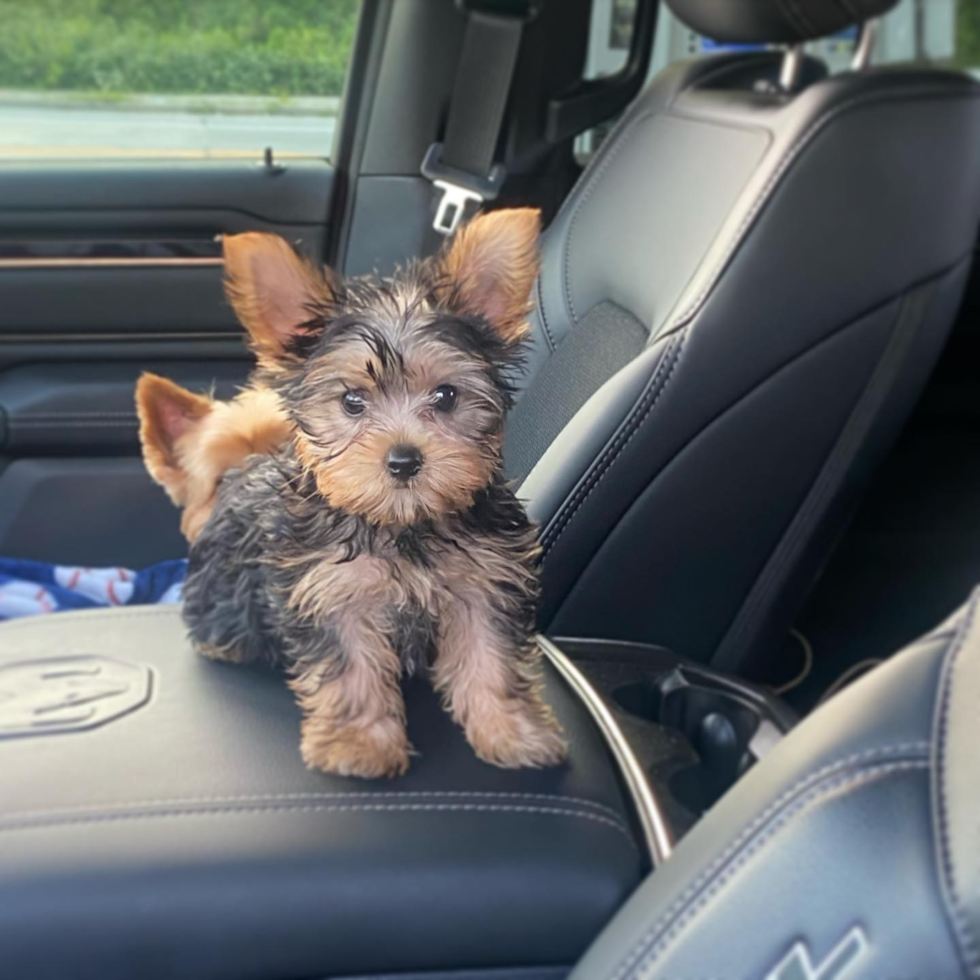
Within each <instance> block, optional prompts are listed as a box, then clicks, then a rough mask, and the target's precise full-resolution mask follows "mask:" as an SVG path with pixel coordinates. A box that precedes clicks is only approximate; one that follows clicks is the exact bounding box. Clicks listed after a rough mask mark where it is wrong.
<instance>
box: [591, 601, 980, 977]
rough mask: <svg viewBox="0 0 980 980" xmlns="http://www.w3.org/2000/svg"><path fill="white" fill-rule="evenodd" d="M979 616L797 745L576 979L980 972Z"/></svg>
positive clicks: (641, 896)
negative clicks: (979, 840) (979, 833)
mask: <svg viewBox="0 0 980 980" xmlns="http://www.w3.org/2000/svg"><path fill="white" fill-rule="evenodd" d="M978 606H980V592H977V593H974V595H973V597H972V598H971V599H970V601H969V603H968V604H967V606H966V607H965V608H963V609H961V610H960V611H959V612H958V613H957V614H956V615H955V616H954V617H952V618H951V619H950V620H949V621H948V622H946V623H945V624H943V625H942V626H941V627H940V628H939V629H937V630H936V631H935V632H933V633H932V634H931V635H930V636H927V637H925V638H924V639H922V640H920V641H919V642H917V643H915V644H913V645H912V646H911V647H910V648H908V649H907V650H905V651H903V652H902V653H901V654H898V655H897V656H895V657H893V658H892V659H891V660H890V661H889V662H888V663H887V664H885V665H884V666H882V667H879V668H877V669H876V670H874V671H873V672H872V673H871V674H869V675H868V676H867V677H865V678H863V679H862V680H861V681H859V682H857V683H855V684H853V685H852V686H851V687H849V688H848V689H846V690H845V691H844V692H843V693H841V694H839V695H838V696H837V697H835V698H833V700H832V701H830V702H828V703H827V704H826V705H825V706H824V707H822V708H820V709H819V710H818V711H816V712H815V713H814V714H812V715H811V716H810V717H808V718H807V719H806V720H805V721H804V722H803V723H802V724H801V725H800V726H799V727H798V728H796V729H795V730H794V731H793V732H791V733H790V734H789V735H788V736H787V737H786V738H785V739H784V740H783V741H782V742H781V743H780V744H779V745H778V746H777V747H776V748H775V749H774V750H773V751H772V752H771V753H770V754H769V755H768V756H767V757H766V758H765V759H764V760H763V761H762V762H761V763H760V764H759V765H758V766H757V767H756V768H754V769H753V770H752V771H751V772H750V773H749V774H748V775H747V776H746V777H745V778H744V779H743V780H741V781H740V782H739V783H738V784H737V785H736V786H735V787H734V789H733V790H732V791H731V792H730V793H729V794H727V795H726V796H725V797H724V798H723V799H722V800H721V802H720V803H719V804H718V805H717V806H715V807H714V809H712V810H711V811H710V812H709V813H708V814H707V815H706V817H705V818H704V819H703V820H702V821H701V823H699V824H698V825H697V826H696V827H695V828H694V829H693V830H692V831H691V832H690V834H689V835H688V836H687V837H686V838H684V840H683V841H681V843H680V845H679V846H678V848H677V850H676V851H675V852H674V854H673V855H672V856H671V858H670V859H669V860H668V861H667V862H666V864H664V865H662V866H661V867H660V868H659V869H658V870H657V872H656V874H655V875H652V876H651V877H650V878H649V879H648V880H647V882H646V883H645V884H644V885H643V886H642V887H641V888H640V889H639V890H638V891H637V893H636V894H635V895H634V896H633V898H631V899H630V901H629V902H628V903H627V905H626V906H625V907H624V908H623V910H622V911H621V912H620V913H619V915H617V917H616V918H615V920H614V921H613V922H612V924H611V925H610V926H609V928H608V929H607V930H606V931H605V932H604V933H603V935H602V936H601V937H600V939H599V940H598V941H597V942H596V943H595V945H594V946H593V947H592V949H591V950H590V951H589V953H588V954H587V955H586V956H585V957H584V959H583V960H582V961H581V963H580V964H579V965H578V967H577V968H576V970H575V971H574V973H573V974H572V978H573V980H640V978H643V980H677V978H680V977H692V978H693V977H712V978H717V980H736V978H738V980H741V978H746V980H748V978H761V977H765V978H767V980H789V978H797V977H799V978H802V977H844V976H846V977H847V978H848V980H862V978H869V980H870V978H875V980H879V978H886V977H908V978H922V980H925V978H929V980H960V978H963V977H978V976H980V904H978V901H977V895H978V894H980V862H978V858H977V855H978V852H980V849H978V846H977V814H978V811H980V784H978V781H977V762H976V759H977V744H978V739H980V712H978V710H977V705H978V697H980V613H978Z"/></svg>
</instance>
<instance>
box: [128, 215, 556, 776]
mask: <svg viewBox="0 0 980 980" xmlns="http://www.w3.org/2000/svg"><path fill="white" fill-rule="evenodd" d="M538 231H539V220H538V214H537V212H536V211H532V210H525V209H522V210H511V211H498V212H495V213H491V214H488V215H484V216H481V217H478V218H477V219H475V220H474V221H473V222H471V223H470V224H469V225H468V226H466V227H465V228H463V229H462V230H461V231H460V232H459V234H458V235H457V236H456V238H455V239H454V240H453V242H452V243H451V244H450V245H449V246H448V247H447V248H445V249H444V250H443V252H442V253H441V254H440V255H438V256H436V257H434V258H432V259H428V260H426V261H424V262H421V263H417V264H416V265H414V266H412V267H410V268H409V269H408V270H407V271H406V272H404V273H403V274H400V275H398V276H396V277H394V278H392V279H379V278H369V279H355V280H350V281H347V282H340V281H339V280H338V279H336V278H335V277H334V276H332V275H331V274H330V273H329V272H328V271H325V270H323V271H322V270H319V269H317V268H314V267H313V266H312V265H310V264H309V263H307V262H305V261H304V260H302V259H300V258H299V257H298V256H297V255H296V254H295V253H294V252H293V250H292V249H291V248H290V247H289V246H288V245H287V244H286V242H284V241H283V240H282V239H280V238H277V237H275V236H272V235H266V234H244V235H237V236H233V237H230V238H227V239H226V240H225V266H226V273H227V291H228V295H229V298H230V300H231V302H232V305H233V306H234V308H235V310H236V312H237V314H238V316H239V318H240V319H241V320H242V322H243V324H244V325H245V327H246V329H247V330H248V332H249V334H250V337H251V341H252V344H253V346H254V348H255V350H256V353H257V354H258V356H259V372H258V375H257V382H258V384H259V386H260V387H261V388H262V389H263V390H268V391H269V392H270V393H271V394H272V395H274V396H275V397H276V398H277V399H278V401H279V404H280V405H281V406H282V409H283V410H284V411H285V415H286V416H288V420H289V425H290V426H291V427H292V428H291V433H292V436H291V438H289V437H287V439H286V444H285V446H284V447H283V448H282V449H280V450H278V451H274V452H272V453H271V455H264V456H258V455H250V456H248V457H247V458H246V459H245V460H244V465H242V466H241V468H239V469H233V470H231V471H229V472H228V473H227V474H226V475H225V476H224V478H223V479H221V481H220V483H218V487H217V493H216V496H215V499H214V503H213V511H212V512H211V515H210V517H209V518H208V519H207V522H206V523H205V524H204V526H203V528H202V529H200V531H199V533H197V536H196V539H195V541H194V544H193V545H192V547H191V551H190V566H189V570H188V576H187V580H186V583H185V592H184V595H185V606H184V617H185V619H186V622H187V625H188V627H189V631H190V636H191V638H192V641H193V642H194V644H195V646H196V647H197V649H198V650H200V651H201V652H202V653H203V654H205V655H206V656H208V657H212V658H214V659H218V660H226V661H233V662H239V663H240V662H250V661H265V662H268V663H274V664H279V665H282V666H284V667H285V668H286V670H287V671H288V673H289V675H290V681H289V683H290V687H291V688H292V690H293V691H294V692H295V694H296V697H297V700H298V703H299V705H300V708H301V710H302V713H303V722H302V737H301V751H302V755H303V758H304V759H305V761H306V763H307V764H308V765H309V766H311V767H312V768H316V769H321V770H325V771H328V772H334V773H338V774H341V775H353V776H362V777H380V776H395V775H398V774H400V773H403V772H404V771H405V770H406V769H407V767H408V764H409V757H410V755H411V753H412V747H411V745H410V744H409V741H408V737H407V734H406V730H405V705H404V702H403V699H402V694H401V688H400V679H401V677H402V675H403V674H404V673H406V672H411V671H413V670H416V669H426V670H427V671H429V672H430V675H431V678H432V681H433V683H434V685H435V687H436V689H437V690H438V691H439V692H440V693H441V694H442V696H443V699H444V703H445V705H446V708H447V709H448V710H449V711H450V712H451V713H452V715H453V717H454V718H455V719H456V720H457V721H458V723H459V724H460V725H461V726H462V728H463V729H464V731H465V733H466V736H467V738H468V740H469V742H470V744H471V745H472V746H473V748H474V750H475V751H476V753H477V755H479V756H480V758H482V759H484V760H485V761H487V762H490V763H493V764H496V765H499V766H506V767H518V766H547V765H554V764H557V763H559V762H560V761H561V760H562V759H563V758H564V755H565V743H564V741H563V738H562V736H561V732H560V729H559V727H558V724H557V722H556V721H555V719H554V717H553V716H552V714H551V711H550V709H549V708H548V707H547V706H546V705H545V704H544V702H543V701H542V699H541V696H540V693H539V690H538V666H539V653H538V650H537V647H536V645H535V643H534V629H535V612H536V606H537V597H538V579H537V567H536V559H537V551H538V546H537V539H536V535H535V532H534V528H533V527H532V526H531V524H530V523H529V521H528V519H527V517H526V515H525V513H524V511H523V509H522V507H521V505H520V504H519V502H518V501H517V499H516V498H515V496H514V494H513V493H512V491H511V490H510V488H509V487H508V486H507V484H506V483H505V481H504V477H503V474H502V462H501V443H502V438H503V421H504V416H505V413H506V411H507V409H508V408H509V406H510V404H511V401H512V390H511V378H512V377H513V372H514V371H515V369H516V368H517V367H518V366H519V363H520V360H521V355H522V345H523V341H524V339H525V335H526V332H527V322H526V316H527V306H528V297H529V295H530V291H531V286H532V283H533V281H534V277H535V275H536V272H537V237H538ZM151 384H152V382H151ZM144 417H145V418H150V417H152V409H149V408H148V407H145V408H144ZM189 417H193V411H192V410H191V411H190V413H189ZM178 428H179V426H178ZM168 431H173V427H172V426H171V427H170V429H169V430H168ZM172 441H173V442H174V444H175V446H176V444H177V443H178V442H179V436H178V438H177V439H176V440H172ZM172 455H173V458H174V459H177V458H178V457H179V446H177V451H175V452H174V453H173V454H172ZM164 465H172V461H171V460H169V459H168V460H164ZM175 468H176V469H178V470H179V469H180V467H179V465H178V466H177V467H175ZM185 469H186V465H185ZM158 478H159V477H158Z"/></svg>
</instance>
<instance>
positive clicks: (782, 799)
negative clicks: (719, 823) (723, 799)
mask: <svg viewBox="0 0 980 980" xmlns="http://www.w3.org/2000/svg"><path fill="white" fill-rule="evenodd" d="M928 750H929V742H926V741H920V742H900V743H898V744H896V745H886V746H882V747H879V748H873V749H866V750H864V751H863V752H855V753H854V754H853V755H849V756H846V757H845V758H843V759H838V760H837V761H836V762H831V763H828V764H827V765H825V766H822V767H821V768H820V769H817V770H816V771H815V772H812V773H810V774H809V775H807V776H804V777H803V778H801V779H800V780H798V781H797V782H796V783H794V784H793V785H792V786H791V787H790V788H789V789H787V790H785V791H784V792H783V793H781V794H780V795H779V796H778V797H777V798H776V799H775V800H774V801H773V802H772V803H771V804H770V805H769V806H768V807H766V809H765V810H763V811H762V813H760V814H759V815H758V816H757V817H756V818H755V819H754V820H753V821H752V822H751V823H750V824H749V825H748V826H747V827H745V829H744V830H743V831H742V832H741V833H740V834H739V835H738V837H736V838H735V840H733V841H732V843H731V844H729V846H728V847H727V848H725V850H724V851H723V852H722V853H721V854H720V855H718V857H717V858H715V860H714V861H712V862H711V864H709V865H708V867H707V868H705V869H704V871H702V872H701V874H700V875H698V876H697V878H695V880H694V881H693V882H692V883H691V884H690V885H689V886H688V887H687V888H686V889H685V890H684V892H683V893H682V894H681V895H679V896H678V898H677V899H676V901H674V902H673V903H672V904H671V906H670V907H669V908H668V909H667V910H666V911H665V912H664V914H663V915H662V916H661V917H660V918H659V919H658V920H657V921H656V922H654V923H653V924H652V925H651V926H650V928H649V929H647V930H646V931H645V932H644V933H643V935H642V936H640V938H639V939H638V940H637V942H636V943H635V944H634V946H633V947H632V948H631V949H630V950H629V952H628V953H627V954H626V957H625V959H624V960H623V962H622V963H621V964H620V966H619V968H618V969H617V970H616V972H615V973H614V974H613V975H612V977H611V978H610V980H622V977H624V976H625V975H626V974H627V973H628V972H629V970H630V969H631V968H632V966H633V964H634V963H636V961H637V960H638V959H639V958H640V957H641V956H642V955H643V951H644V948H645V947H646V946H647V945H648V944H649V942H650V941H651V939H652V938H653V937H654V936H655V935H656V933H657V931H658V930H659V929H660V928H661V927H662V926H663V925H664V923H665V922H667V920H668V919H671V918H673V916H674V915H676V914H677V913H678V912H679V911H680V910H681V909H682V908H683V907H684V906H685V905H686V904H687V903H688V902H689V901H690V900H691V898H693V897H694V895H695V894H696V893H697V892H698V891H699V890H700V889H701V888H702V887H703V886H704V884H705V883H706V882H707V881H708V880H709V879H710V878H711V877H712V876H713V875H714V874H715V873H716V872H717V871H718V869H719V868H721V867H722V865H724V864H725V863H726V862H728V861H729V860H730V859H731V858H732V856H733V855H735V854H736V853H737V852H738V851H739V850H740V849H741V847H742V846H743V845H744V844H745V842H746V841H747V840H748V839H749V838H750V837H751V836H752V835H753V834H754V833H756V831H758V830H759V828H760V827H762V826H763V825H764V824H765V823H766V821H768V820H769V819H770V818H771V817H772V816H773V815H774V814H775V813H777V812H778V811H779V810H780V809H782V808H783V807H784V806H785V805H786V804H787V803H788V802H789V801H790V800H791V799H792V798H793V797H794V796H796V795H797V794H798V793H801V792H806V791H807V790H808V789H809V788H810V787H811V786H813V785H814V784H815V783H818V782H820V781H821V780H822V779H825V778H826V777H828V776H831V775H833V774H834V773H837V772H840V771H841V770H842V769H847V768H849V767H852V766H856V765H862V764H864V763H867V762H871V761H873V760H875V759H883V758H887V757H888V756H895V755H906V754H912V753H916V752H928Z"/></svg>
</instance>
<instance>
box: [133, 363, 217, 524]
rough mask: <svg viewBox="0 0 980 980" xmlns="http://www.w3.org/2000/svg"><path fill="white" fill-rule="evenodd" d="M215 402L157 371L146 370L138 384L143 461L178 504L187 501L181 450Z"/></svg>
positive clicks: (138, 409) (185, 471)
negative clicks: (158, 374)
mask: <svg viewBox="0 0 980 980" xmlns="http://www.w3.org/2000/svg"><path fill="white" fill-rule="evenodd" d="M213 408H214V402H213V401H212V400H211V399H210V398H208V397H206V396H205V395H196V394H194V392H192V391H188V390H187V389H186V388H181V387H180V385H177V384H174V382H173V381H168V380H167V379H166V378H161V377H159V376H157V375H155V374H144V375H143V376H142V377H141V378H140V379H139V381H138V382H137V385H136V413H137V415H139V420H140V443H141V444H142V446H143V462H144V463H145V464H146V468H147V470H149V472H150V476H152V477H153V479H154V480H156V482H157V483H159V484H160V486H162V487H163V489H164V490H166V491H167V494H168V496H169V497H170V499H171V500H172V501H173V502H174V503H175V504H177V506H178V507H180V506H183V505H184V504H185V503H186V502H187V501H186V487H187V470H186V469H185V466H184V463H183V461H182V459H181V454H180V452H179V449H180V445H181V443H183V442H185V441H186V440H187V437H188V436H191V435H192V434H193V433H194V432H195V431H196V430H197V428H198V426H200V425H201V423H202V422H203V421H204V419H206V418H207V417H208V415H210V414H211V411H212V410H213Z"/></svg>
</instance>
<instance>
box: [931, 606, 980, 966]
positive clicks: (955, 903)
mask: <svg viewBox="0 0 980 980" xmlns="http://www.w3.org/2000/svg"><path fill="white" fill-rule="evenodd" d="M978 601H980V591H977V592H974V594H973V598H972V601H971V602H970V605H969V607H968V611H967V614H966V616H965V617H964V619H963V623H962V625H961V627H960V629H959V631H958V633H957V636H956V640H955V642H954V644H953V647H952V649H951V650H950V652H949V655H948V658H947V662H946V667H945V671H944V675H945V676H944V678H943V686H942V692H941V695H940V703H939V712H938V718H937V725H936V740H935V741H936V750H935V755H936V767H935V779H936V784H937V788H938V790H939V792H938V794H937V804H938V805H937V807H936V816H937V823H938V825H939V853H940V857H941V865H942V870H943V878H944V879H945V882H946V888H947V890H948V892H949V898H950V902H949V904H950V905H951V906H952V907H951V908H950V909H949V911H950V913H951V914H950V918H951V919H952V920H953V933H954V935H955V936H956V937H957V938H958V939H959V942H960V945H961V947H962V953H963V956H964V958H965V960H966V964H967V966H968V967H969V968H970V972H971V973H973V974H974V975H976V974H977V973H978V972H980V951H978V947H977V938H976V936H974V935H973V932H972V929H971V926H970V922H969V919H968V918H967V916H966V915H965V914H964V912H963V906H962V900H961V897H960V895H959V893H958V891H957V887H956V879H955V877H954V875H953V854H952V846H951V841H950V839H949V796H948V786H947V781H946V748H947V745H948V743H949V709H950V702H951V700H952V690H953V677H954V674H955V673H956V669H957V667H958V666H959V664H960V661H961V659H962V658H961V656H960V654H961V652H962V650H963V647H964V646H965V645H966V639H967V637H968V636H969V635H970V632H971V630H972V628H973V621H974V618H975V615H976V610H977V603H978Z"/></svg>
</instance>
